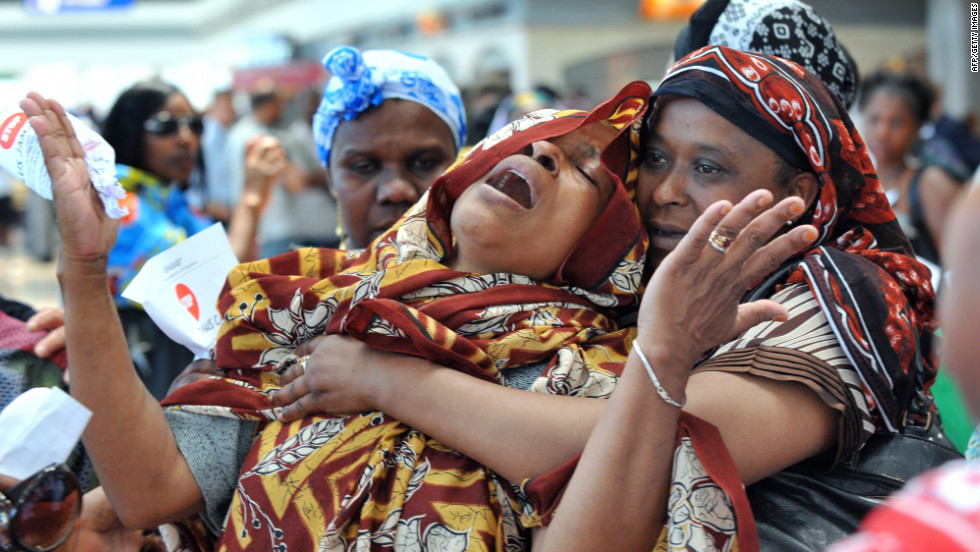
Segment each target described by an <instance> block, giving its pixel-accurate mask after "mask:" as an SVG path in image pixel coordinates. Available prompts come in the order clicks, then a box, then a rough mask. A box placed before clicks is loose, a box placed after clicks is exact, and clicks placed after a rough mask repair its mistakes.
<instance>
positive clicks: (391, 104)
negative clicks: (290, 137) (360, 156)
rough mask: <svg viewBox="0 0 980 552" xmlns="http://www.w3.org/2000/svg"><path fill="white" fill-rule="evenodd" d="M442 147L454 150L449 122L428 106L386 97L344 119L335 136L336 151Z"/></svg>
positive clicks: (348, 152) (350, 151)
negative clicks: (377, 104) (373, 105)
mask: <svg viewBox="0 0 980 552" xmlns="http://www.w3.org/2000/svg"><path fill="white" fill-rule="evenodd" d="M435 146H443V147H445V148H447V149H448V150H449V151H450V152H453V150H455V141H454V139H453V135H452V131H451V130H450V128H449V125H447V124H446V122H445V121H443V120H442V118H440V117H439V116H438V115H436V114H435V113H433V112H432V110H431V109H429V108H427V107H425V106H423V105H421V104H418V103H415V102H412V101H407V100H385V101H384V102H383V103H382V104H381V105H379V106H377V107H374V108H371V109H369V110H367V111H364V112H363V113H361V114H359V115H358V116H357V117H355V118H354V119H351V120H350V121H343V122H341V123H340V125H339V126H338V127H337V132H336V134H335V135H334V149H335V150H336V153H337V154H340V155H349V154H350V153H352V152H361V151H374V150H378V149H396V150H405V151H413V150H417V149H426V148H431V147H435Z"/></svg>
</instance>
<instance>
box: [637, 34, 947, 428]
mask: <svg viewBox="0 0 980 552" xmlns="http://www.w3.org/2000/svg"><path fill="white" fill-rule="evenodd" d="M672 95H680V96H687V97H691V98H694V99H696V100H698V101H700V102H702V103H704V104H705V105H706V106H708V107H709V108H711V109H712V110H714V111H715V112H716V113H718V114H719V115H721V116H722V117H724V118H725V119H727V120H728V121H729V122H731V123H732V124H734V125H736V126H737V127H739V128H741V129H742V130H744V131H745V132H747V133H748V134H750V135H752V136H753V137H755V138H756V139H758V140H759V141H760V142H762V143H763V144H765V145H766V146H768V147H769V148H771V149H772V150H773V151H775V152H776V153H777V154H779V155H780V156H782V157H783V158H784V159H786V160H787V161H788V162H789V163H790V164H792V165H793V166H795V167H796V168H799V169H801V170H806V171H812V172H813V173H815V174H816V175H817V178H818V180H819V184H820V189H819V192H818V195H817V199H816V201H815V202H814V204H813V206H812V207H811V209H810V210H809V212H808V214H807V216H806V218H804V219H803V220H802V221H801V222H803V223H809V224H813V225H814V226H816V227H817V230H818V231H819V232H820V237H819V239H818V240H817V244H816V245H815V246H814V247H813V248H812V249H810V250H809V251H807V252H806V254H805V255H804V256H803V258H802V260H801V261H799V262H798V264H797V265H796V267H795V268H794V269H793V270H792V271H791V273H790V276H789V280H788V282H790V283H806V284H807V285H809V286H810V288H811V289H812V291H813V293H814V295H815V296H816V298H817V300H818V302H819V303H820V305H821V308H822V309H823V311H824V313H825V314H826V316H827V318H828V320H829V321H830V324H831V327H832V328H833V329H834V332H835V334H836V335H837V337H838V340H839V341H840V343H841V346H842V347H843V349H844V351H845V353H846V354H847V355H848V358H849V359H850V360H851V362H852V364H853V365H854V367H855V368H856V369H857V371H858V373H859V375H860V376H861V379H862V381H863V383H864V389H865V395H866V397H867V399H868V404H869V406H870V407H871V409H872V412H873V413H876V415H877V416H879V419H880V420H881V421H882V422H883V425H884V426H885V427H886V428H887V429H889V430H891V431H896V430H897V429H899V428H900V426H901V424H902V421H903V420H902V417H903V415H904V413H905V410H906V408H907V405H908V404H909V401H910V400H911V395H912V393H913V392H914V387H915V385H916V380H920V381H921V382H922V383H923V384H929V383H930V382H931V381H932V379H933V378H934V377H935V368H934V364H933V361H932V359H931V355H930V346H929V339H928V337H929V335H931V332H932V330H934V329H935V327H936V326H935V320H934V317H933V303H934V300H935V294H934V292H933V289H932V285H931V283H930V279H929V271H928V269H926V268H925V266H923V265H922V264H921V263H919V262H918V261H916V260H915V258H914V256H913V255H912V248H911V246H910V245H909V241H908V239H907V238H906V237H905V234H903V233H902V230H901V229H900V228H899V225H898V222H897V221H896V220H895V214H894V212H893V211H892V209H891V207H890V206H889V203H888V200H887V198H886V197H885V194H884V190H883V189H882V187H881V184H880V183H879V181H878V177H877V175H876V174H875V172H874V167H873V166H872V164H871V159H870V158H869V157H868V154H867V151H866V150H865V146H864V141H863V140H862V139H861V137H860V136H859V135H858V132H857V130H856V129H855V128H854V124H853V123H852V121H851V119H850V117H849V116H848V114H847V111H846V110H845V109H844V108H843V106H842V105H841V103H840V101H839V100H838V98H837V97H836V96H835V95H834V94H832V93H831V92H830V91H829V90H828V89H827V87H826V85H825V84H824V83H823V82H822V81H821V80H820V79H818V78H817V77H815V76H814V75H813V74H811V73H809V72H807V71H806V70H805V69H803V68H802V67H800V66H799V65H797V64H795V63H793V62H790V61H786V60H783V59H780V58H777V57H773V56H767V55H764V54H759V53H751V52H740V51H737V50H732V49H730V48H726V47H723V46H706V47H704V48H701V49H699V50H697V51H694V52H692V53H691V54H689V55H688V56H686V57H685V58H683V59H681V60H680V61H678V62H677V64H675V65H674V66H673V67H672V68H671V69H670V70H669V71H668V72H667V74H666V75H665V76H664V79H663V80H662V81H661V84H660V86H659V87H658V88H657V90H656V91H655V92H654V96H656V97H664V96H672ZM659 104H660V102H657V105H659ZM657 105H655V106H654V115H653V116H655V110H656V109H657ZM920 372H921V373H920Z"/></svg>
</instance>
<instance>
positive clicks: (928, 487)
mask: <svg viewBox="0 0 980 552" xmlns="http://www.w3.org/2000/svg"><path fill="white" fill-rule="evenodd" d="M934 551H942V552H978V551H980V466H977V465H975V464H974V465H970V464H968V463H966V462H964V461H959V460H958V461H955V462H950V463H948V464H945V465H943V466H942V467H940V468H937V469H935V470H933V471H930V472H927V473H926V474H924V475H922V476H920V477H918V478H916V479H913V480H912V481H910V482H909V484H908V485H907V486H906V487H905V488H904V489H902V490H901V491H899V492H898V493H895V494H894V495H893V496H892V497H890V498H889V499H888V500H887V501H886V502H885V503H884V504H883V505H881V506H879V507H878V508H875V509H874V510H873V511H872V512H871V514H869V515H868V517H867V518H865V520H864V522H862V523H861V530H860V531H859V532H858V533H857V534H855V535H853V536H851V537H849V538H847V539H845V540H843V541H841V542H839V543H837V544H836V545H834V546H832V547H831V548H830V549H829V550H828V552H934Z"/></svg>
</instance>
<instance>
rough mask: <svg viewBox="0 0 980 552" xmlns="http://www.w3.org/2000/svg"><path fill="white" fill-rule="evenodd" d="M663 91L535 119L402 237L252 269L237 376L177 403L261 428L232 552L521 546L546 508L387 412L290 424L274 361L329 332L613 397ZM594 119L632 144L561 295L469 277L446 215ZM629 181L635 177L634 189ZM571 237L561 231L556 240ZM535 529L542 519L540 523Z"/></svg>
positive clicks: (636, 275)
mask: <svg viewBox="0 0 980 552" xmlns="http://www.w3.org/2000/svg"><path fill="white" fill-rule="evenodd" d="M649 95H650V89H649V87H647V86H646V85H645V84H644V83H639V82H637V83H633V84H631V85H628V86H627V87H625V88H624V89H623V90H622V91H621V92H620V93H619V94H617V95H616V96H615V97H614V98H612V99H611V100H609V101H607V102H606V103H604V104H602V105H601V106H599V107H597V108H596V109H595V110H594V111H593V112H591V113H588V112H580V111H563V112H537V113H535V114H532V115H530V116H527V117H525V118H522V119H520V120H518V121H516V122H514V123H512V124H511V125H510V126H508V127H507V128H505V129H503V130H501V131H500V132H498V133H496V134H494V135H493V136H491V137H489V138H487V139H486V140H484V141H483V142H481V143H480V144H478V145H476V146H475V147H474V148H473V149H472V150H470V152H468V154H467V155H466V156H465V157H463V158H461V159H460V160H459V161H457V163H456V164H455V165H454V166H453V167H451V168H450V169H449V171H447V173H446V174H445V175H443V176H442V177H441V178H439V179H438V180H437V181H436V183H435V184H433V186H432V189H431V190H430V191H429V192H428V194H427V195H426V196H425V197H423V198H422V199H421V200H420V201H419V203H418V204H417V205H416V206H415V207H413V208H412V209H411V210H410V211H409V212H408V213H406V214H405V215H404V216H403V217H402V219H401V220H400V221H399V222H398V223H397V224H396V225H395V226H394V227H393V228H392V229H391V230H389V231H388V232H386V233H385V234H384V235H382V236H380V237H379V238H378V239H377V240H375V241H374V242H373V243H372V244H371V246H370V247H369V248H368V249H366V250H364V251H361V252H351V253H347V252H342V251H336V250H326V249H304V250H300V251H297V252H292V253H287V254H285V255H281V256H278V257H274V258H272V259H268V260H264V261H259V262H255V263H247V264H243V265H241V266H239V267H237V268H236V269H235V270H234V271H233V272H232V273H231V275H230V276H229V279H228V283H227V285H226V289H225V292H224V293H223V294H222V297H221V299H220V300H219V310H220V311H221V312H223V313H224V320H225V322H224V325H223V327H222V329H221V333H220V336H219V340H218V346H217V352H216V361H217V363H218V366H219V367H220V368H222V369H224V370H227V374H228V375H227V377H225V378H214V379H210V380H204V381H200V382H196V383H194V384H191V385H188V386H186V387H183V388H181V389H179V390H177V391H176V392H175V393H174V394H173V395H171V396H170V397H168V399H167V401H166V404H168V405H175V406H174V407H175V408H180V409H182V410H185V411H194V412H199V413H204V414H209V415H216V416H234V417H240V418H245V419H253V420H259V421H260V422H262V423H261V426H262V432H261V434H260V435H259V436H258V437H257V439H256V441H255V444H254V445H253V448H252V450H251V452H250V454H249V456H248V458H247V460H246V462H245V466H244V468H243V470H242V474H241V476H240V479H239V483H238V488H237V492H236V497H235V500H234V502H233V504H232V507H231V513H230V516H229V519H228V522H227V526H226V529H225V531H224V535H223V536H222V539H221V542H220V547H221V549H223V550H245V549H252V548H256V549H258V548H261V549H283V550H285V549H287V548H290V549H294V550H313V549H316V548H319V549H325V550H345V549H347V550H349V549H352V548H358V549H361V548H360V547H362V546H364V547H370V548H371V549H389V548H391V549H406V550H409V549H410V550H425V549H440V550H442V549H446V550H512V549H513V550H517V549H520V548H521V547H522V546H523V545H524V535H525V531H523V530H522V529H520V528H519V524H520V521H519V516H520V515H522V514H527V513H529V509H530V508H531V507H530V504H531V501H530V500H529V498H528V497H525V496H522V495H521V494H520V493H517V492H515V489H514V488H513V487H512V486H511V485H510V484H509V483H508V482H506V481H504V480H502V479H500V478H499V477H497V476H496V475H495V474H493V473H492V472H491V471H490V470H488V469H486V468H484V467H483V466H481V465H479V464H477V463H476V462H474V461H472V460H470V459H468V458H466V457H465V456H463V455H461V454H459V453H458V452H456V451H454V450H452V449H449V448H448V447H446V446H444V445H443V444H441V443H439V442H438V441H436V440H435V439H432V438H430V437H428V436H426V435H424V434H422V433H421V432H419V431H417V430H415V429H413V428H410V427H407V426H405V425H403V424H401V423H400V422H398V421H397V420H394V419H391V418H390V417H389V416H387V415H385V414H384V413H381V412H371V413H364V414H361V415H353V416H347V417H332V416H310V417H307V418H304V419H303V420H300V421H297V422H294V423H289V424H282V423H280V422H277V421H275V419H274V412H273V410H272V408H271V404H270V402H269V400H268V397H269V394H270V393H271V392H272V391H274V390H276V389H277V388H278V375H277V374H276V372H275V369H276V367H277V365H278V364H279V363H280V361H282V360H283V359H286V358H289V356H290V355H292V354H293V351H294V350H295V348H296V346H297V345H299V344H300V343H303V342H305V341H307V340H309V339H311V338H313V337H315V336H317V335H322V334H347V335H350V336H353V337H355V338H357V339H360V340H361V341H363V342H365V343H367V344H368V345H370V346H372V347H377V348H380V349H384V350H389V351H395V352H400V353H404V354H409V355H415V356H419V357H423V358H426V359H429V360H431V361H434V362H437V363H440V364H443V365H446V366H450V367H453V368H455V369H457V370H460V371H462V372H465V373H467V374H470V375H472V376H473V377H476V378H481V379H484V380H487V381H492V382H498V383H503V377H502V374H501V370H503V369H507V368H512V367H519V366H526V365H529V364H535V363H546V364H547V368H546V369H545V371H544V374H543V375H542V376H541V377H540V378H538V380H537V381H536V382H535V383H534V385H533V387H532V391H537V392H545V393H554V394H564V395H576V396H583V397H606V396H608V395H609V393H610V392H611V391H612V389H613V387H614V386H615V383H616V381H617V379H618V375H619V373H620V371H621V369H622V363H623V362H624V361H625V359H626V356H627V353H628V349H629V340H630V338H631V335H632V333H631V332H630V331H629V330H619V329H618V328H617V326H616V324H615V317H616V316H617V314H618V313H619V312H620V311H621V310H622V309H629V308H634V307H635V305H636V302H637V295H638V290H639V287H640V278H641V275H642V265H643V259H644V254H645V250H646V238H645V236H644V234H643V232H642V229H641V228H642V227H641V224H640V222H639V217H638V215H637V212H636V208H635V206H634V203H633V201H632V199H633V185H634V182H635V172H636V171H635V167H634V161H635V156H636V143H637V140H638V139H637V136H638V132H637V131H638V128H639V120H640V119H641V116H642V114H643V112H644V110H645V105H646V102H647V99H648V98H649ZM595 121H607V122H608V123H610V124H612V125H613V126H615V127H616V128H617V129H619V130H620V131H621V132H620V133H619V135H618V136H617V138H616V139H615V140H614V141H613V142H612V143H611V144H610V146H609V147H607V148H606V150H605V151H604V152H603V154H602V157H601V159H602V162H603V165H604V167H605V168H606V170H608V171H609V173H610V174H611V175H613V177H614V180H615V181H616V182H617V188H616V190H615V192H614V194H613V196H612V199H611V200H610V202H609V205H608V206H607V208H606V209H605V210H604V211H603V213H602V214H601V215H600V217H599V219H598V220H597V221H596V223H595V224H594V226H593V227H592V228H591V230H590V231H589V232H588V233H587V234H586V235H585V237H584V238H583V239H582V240H581V242H580V243H579V244H578V245H577V246H576V247H575V248H574V250H573V251H572V252H571V253H570V254H569V255H568V257H567V258H566V259H565V261H564V263H563V265H562V266H561V267H560V268H559V270H558V272H557V274H556V275H555V277H554V278H553V280H552V281H551V282H547V283H546V282H540V281H534V280H532V279H530V278H527V277H524V276H519V275H513V274H490V275H482V274H469V273H461V272H457V271H453V270H450V269H449V268H447V267H446V266H445V265H444V264H443V261H444V260H445V259H447V258H448V257H449V256H450V255H451V252H452V247H453V241H452V235H451V233H450V230H449V214H450V212H451V211H452V207H453V204H454V202H455V200H456V199H457V198H458V197H459V196H460V194H461V193H462V191H463V190H464V189H466V187H467V186H469V185H470V184H472V183H474V182H475V181H477V178H478V177H480V176H482V175H483V174H485V173H487V172H488V171H489V170H490V169H491V168H492V167H493V166H495V165H496V164H497V163H498V162H499V161H500V160H502V159H504V158H505V157H508V156H510V155H513V154H515V153H518V152H520V151H521V150H522V149H523V148H524V147H525V146H526V145H528V144H530V143H532V142H534V141H537V140H544V139H548V138H552V137H555V136H559V135H562V134H565V133H567V132H569V131H572V130H574V129H577V128H579V127H581V126H583V125H586V124H590V123H592V122H595ZM624 175H625V178H624ZM554 231H555V232H562V231H563V229H562V228H555V229H554ZM532 517H533V516H532Z"/></svg>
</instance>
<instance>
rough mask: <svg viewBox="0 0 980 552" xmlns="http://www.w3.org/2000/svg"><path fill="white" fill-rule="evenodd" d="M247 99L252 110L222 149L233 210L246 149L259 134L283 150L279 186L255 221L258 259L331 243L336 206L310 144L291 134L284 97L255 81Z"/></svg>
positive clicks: (264, 82) (267, 84)
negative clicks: (276, 142) (283, 165)
mask: <svg viewBox="0 0 980 552" xmlns="http://www.w3.org/2000/svg"><path fill="white" fill-rule="evenodd" d="M250 97H251V107H252V111H251V112H250V113H247V114H245V115H244V116H242V118H241V119H239V120H238V122H236V123H235V124H234V126H233V127H232V129H231V131H230V132H229V135H228V143H227V144H226V150H225V162H226V163H227V164H228V165H227V166H228V173H229V187H230V189H231V193H230V204H231V205H233V207H232V209H233V210H234V209H235V206H237V204H238V203H239V201H240V200H241V199H242V196H243V194H244V189H245V182H246V175H245V159H246V153H247V145H248V144H249V143H252V142H253V141H254V140H256V139H257V138H259V137H260V136H272V137H275V138H276V139H277V140H278V141H279V142H280V143H281V145H282V147H283V148H284V150H285V152H286V163H285V167H284V168H283V170H282V173H281V175H280V178H279V179H278V185H276V186H275V187H274V188H273V190H272V193H271V196H270V197H269V200H268V203H267V204H266V205H264V206H263V211H262V213H261V218H258V217H256V218H257V222H256V224H257V227H258V238H257V239H258V245H259V250H258V256H259V257H262V258H265V257H271V256H274V255H277V254H279V253H284V252H286V251H289V250H291V249H294V248H295V247H297V246H303V245H309V246H320V245H323V246H326V245H335V244H336V241H337V240H336V237H335V235H334V228H335V225H336V206H335V204H334V202H333V200H332V198H331V197H330V195H329V193H328V191H327V189H326V187H325V181H324V176H323V171H322V170H320V167H319V166H318V165H317V162H316V153H315V151H314V149H313V144H312V143H307V142H305V141H304V140H303V139H302V137H301V136H298V135H297V134H296V133H295V132H293V131H291V130H290V125H292V124H293V121H291V120H289V119H288V118H287V117H286V113H285V107H286V106H285V99H284V97H283V94H282V92H281V91H279V89H278V87H277V86H276V85H275V83H274V82H272V81H271V80H262V81H260V82H259V83H258V84H256V87H255V89H254V90H253V91H252V92H251V94H250ZM256 214H257V213H256Z"/></svg>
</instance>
